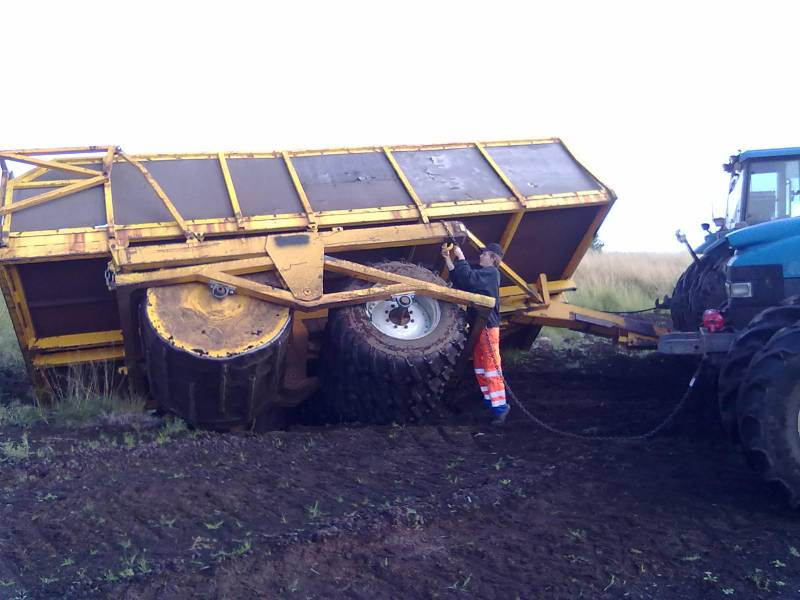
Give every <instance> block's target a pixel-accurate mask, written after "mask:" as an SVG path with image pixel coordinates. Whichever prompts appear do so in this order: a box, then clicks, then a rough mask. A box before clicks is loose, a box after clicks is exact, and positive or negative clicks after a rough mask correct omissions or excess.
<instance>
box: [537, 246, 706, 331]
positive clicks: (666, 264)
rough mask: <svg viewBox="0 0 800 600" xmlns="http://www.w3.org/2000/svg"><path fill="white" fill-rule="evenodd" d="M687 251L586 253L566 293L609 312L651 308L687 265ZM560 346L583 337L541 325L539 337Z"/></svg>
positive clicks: (583, 304)
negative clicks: (574, 288)
mask: <svg viewBox="0 0 800 600" xmlns="http://www.w3.org/2000/svg"><path fill="white" fill-rule="evenodd" d="M690 262H691V257H690V256H689V255H688V254H687V253H656V252H589V253H587V254H586V256H585V257H584V258H583V260H582V261H581V264H580V266H579V267H578V270H577V271H576V272H575V275H574V276H573V280H574V281H575V285H576V286H577V288H578V289H577V290H576V291H574V292H570V293H568V294H567V301H568V302H570V303H571V304H574V305H576V306H581V307H583V308H591V309H594V310H601V311H610V312H623V311H628V312H634V311H638V310H643V309H646V308H651V307H653V306H654V305H655V301H656V299H657V298H659V299H660V298H663V297H664V296H666V295H670V294H672V289H673V288H674V287H675V283H676V282H677V281H678V278H679V277H680V276H681V273H683V271H684V270H685V269H686V267H688V266H689V263H690ZM542 337H545V338H547V339H549V340H550V341H551V342H552V343H553V345H554V346H556V347H561V346H564V345H570V344H574V343H578V342H580V341H581V340H583V339H584V337H585V336H584V335H583V334H582V333H578V332H575V331H569V330H567V329H558V328H555V327H543V328H542V332H541V334H540V338H542Z"/></svg>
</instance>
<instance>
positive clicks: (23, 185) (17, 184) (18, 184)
mask: <svg viewBox="0 0 800 600" xmlns="http://www.w3.org/2000/svg"><path fill="white" fill-rule="evenodd" d="M81 181H84V180H83V179H50V180H48V181H37V180H34V181H18V180H16V179H15V180H14V189H17V190H28V189H38V188H48V187H64V186H67V185H75V184H76V183H79V182H81Z"/></svg>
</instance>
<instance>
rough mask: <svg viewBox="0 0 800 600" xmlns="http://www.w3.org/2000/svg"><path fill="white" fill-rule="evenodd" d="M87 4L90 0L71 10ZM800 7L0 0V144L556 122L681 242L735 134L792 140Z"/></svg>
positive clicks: (644, 246) (489, 129)
mask: <svg viewBox="0 0 800 600" xmlns="http://www.w3.org/2000/svg"><path fill="white" fill-rule="evenodd" d="M77 6H80V7H81V8H80V9H78V8H76V7H77ZM798 31H800V3H796V2H752V1H750V2H736V1H727V2H699V1H695V2H676V1H671V2H666V3H655V2H643V1H639V2H611V1H602V2H600V1H590V2H568V1H563V0H562V1H559V2H502V1H499V0H494V1H492V2H485V1H484V2H475V3H472V2H464V1H461V2H434V1H433V0H428V1H427V2H426V1H408V0H407V1H404V2H388V1H387V2H381V1H377V0H372V1H370V2H347V1H343V0H337V1H331V2H319V3H317V2H310V1H308V2H288V1H282V2H279V3H274V4H268V3H266V2H262V3H256V2H234V1H230V0H229V1H226V2H214V3H203V2H198V1H193V2H167V1H166V0H161V1H160V2H142V1H138V2H132V1H127V2H116V3H115V2H110V1H105V2H82V3H76V2H53V3H49V2H41V1H38V2H35V3H32V2H21V1H16V2H15V1H9V2H4V3H3V7H2V11H0V50H2V56H3V57H4V61H3V64H4V67H5V69H4V77H3V79H2V83H0V89H2V93H0V115H2V124H0V148H14V147H41V146H59V145H87V144H117V145H120V146H122V147H123V149H125V150H126V151H128V152H171V151H199V150H215V151H216V150H273V149H289V150H291V149H302V148H325V147H338V146H345V145H376V144H404V143H438V142H456V141H472V140H483V141H489V140H501V139H518V138H538V137H550V136H554V137H560V138H562V139H563V140H564V141H565V143H566V144H567V145H568V147H569V148H570V149H571V150H572V151H573V153H574V154H576V156H577V157H578V159H579V160H581V161H582V162H583V163H584V164H586V165H587V166H588V167H589V168H590V169H591V170H592V171H593V172H594V173H595V175H597V176H598V177H599V178H600V179H601V180H602V181H603V182H604V183H606V184H607V185H608V186H610V187H611V188H613V189H614V190H615V191H616V192H617V195H618V196H619V200H618V201H617V204H616V205H615V207H614V209H613V210H612V212H611V215H610V216H609V217H608V219H607V220H606V224H605V225H604V227H603V229H602V230H601V234H600V235H601V238H602V239H603V240H604V241H605V242H606V244H607V247H608V248H609V249H613V250H631V251H635V250H671V251H678V250H679V248H678V245H677V242H676V241H675V239H674V231H675V229H677V228H679V227H681V228H683V229H684V230H685V231H687V232H688V233H689V234H690V240H692V241H694V242H699V241H700V240H701V238H702V236H701V233H702V232H701V230H700V227H699V223H700V222H702V221H707V220H709V219H710V218H711V204H712V202H714V201H715V202H716V203H717V204H718V205H720V204H723V203H724V198H725V192H726V188H727V176H726V175H725V174H724V173H723V172H722V170H721V168H720V165H721V164H722V163H723V162H724V161H725V160H726V159H727V156H728V155H729V154H731V153H733V152H735V151H736V150H738V149H748V148H758V147H773V146H795V145H797V146H800V131H798V129H799V127H798V121H799V120H800V119H799V118H798V115H799V114H800V109H798V106H799V102H798V101H800V85H799V84H798V74H797V72H798V67H797V62H798V61H797V58H796V57H797V56H798V48H799V46H798V41H797V40H798V38H799V37H800V35H799V34H798Z"/></svg>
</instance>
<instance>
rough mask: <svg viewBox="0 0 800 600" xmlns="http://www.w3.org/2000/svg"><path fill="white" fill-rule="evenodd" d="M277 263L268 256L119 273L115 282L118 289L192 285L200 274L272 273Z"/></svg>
mask: <svg viewBox="0 0 800 600" xmlns="http://www.w3.org/2000/svg"><path fill="white" fill-rule="evenodd" d="M274 268H275V263H274V262H273V261H272V259H271V258H269V257H268V256H262V257H259V258H242V259H239V260H230V261H224V262H215V263H211V264H205V265H191V266H184V267H171V268H164V269H158V270H156V271H144V272H141V271H136V272H132V273H117V274H116V277H115V280H116V286H117V288H136V289H140V288H143V287H152V286H159V285H172V284H177V283H191V282H193V281H198V274H200V273H202V272H204V271H208V272H210V273H217V272H223V273H229V274H231V275H247V274H249V273H260V272H262V271H271V270H273V269H274Z"/></svg>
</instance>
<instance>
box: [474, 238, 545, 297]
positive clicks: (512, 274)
mask: <svg viewBox="0 0 800 600" xmlns="http://www.w3.org/2000/svg"><path fill="white" fill-rule="evenodd" d="M466 232H467V239H468V240H469V241H470V243H471V244H472V245H473V246H474V247H475V248H477V249H478V250H483V249H484V248H485V247H486V244H484V243H483V242H482V241H481V240H480V239H478V237H477V236H476V235H475V234H474V233H472V232H471V231H470V230H469V229H467V230H466ZM498 268H499V269H500V272H501V273H503V274H504V275H506V276H507V277H508V278H509V279H511V281H513V282H514V283H515V284H516V285H517V287H519V288H520V289H521V290H522V291H523V292H525V293H526V294H528V296H530V297H531V298H534V299H535V300H536V301H537V302H542V297H541V296H540V295H539V293H538V292H537V291H536V290H534V289H533V288H531V287H530V286H529V285H528V283H527V282H526V281H525V280H524V279H523V278H522V277H520V276H519V274H517V272H516V271H514V269H512V268H511V267H509V266H508V265H507V264H506V262H505V261H500V265H499V267H498Z"/></svg>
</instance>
